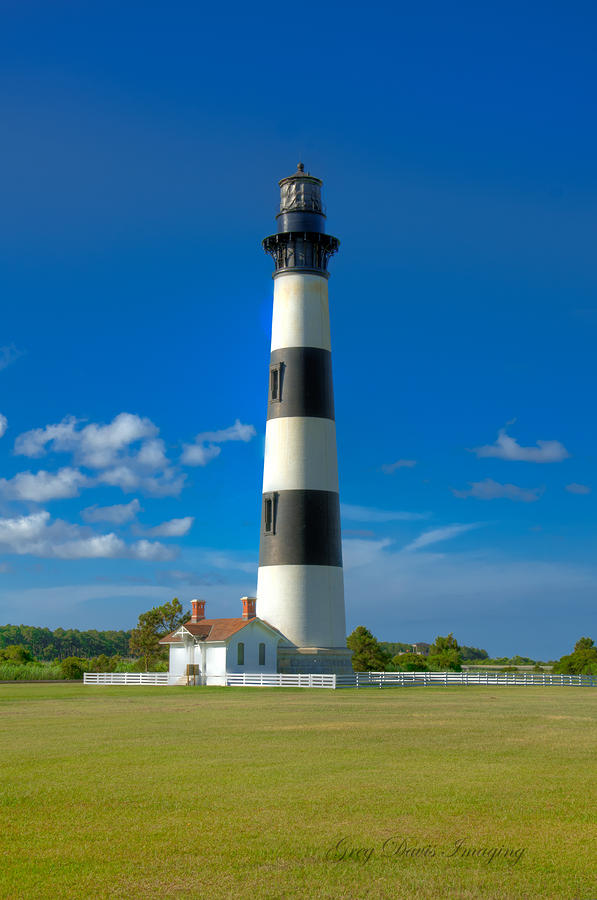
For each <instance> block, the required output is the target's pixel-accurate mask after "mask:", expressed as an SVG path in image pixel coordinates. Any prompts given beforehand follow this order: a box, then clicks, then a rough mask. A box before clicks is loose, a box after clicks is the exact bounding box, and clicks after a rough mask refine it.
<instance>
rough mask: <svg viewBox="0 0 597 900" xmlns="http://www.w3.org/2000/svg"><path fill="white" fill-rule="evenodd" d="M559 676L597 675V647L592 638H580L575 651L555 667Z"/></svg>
mask: <svg viewBox="0 0 597 900" xmlns="http://www.w3.org/2000/svg"><path fill="white" fill-rule="evenodd" d="M553 670H554V672H556V673H558V674H559V675H597V647H595V642H594V641H593V639H592V638H588V637H583V638H580V639H579V640H578V641H577V642H576V644H575V645H574V651H573V652H572V653H569V654H568V656H562V658H561V659H560V660H559V662H557V663H556V664H555V666H554V667H553Z"/></svg>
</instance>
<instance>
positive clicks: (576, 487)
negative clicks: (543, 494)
mask: <svg viewBox="0 0 597 900" xmlns="http://www.w3.org/2000/svg"><path fill="white" fill-rule="evenodd" d="M566 490H567V491H569V493H571V494H590V493H591V488H590V487H589V485H588V484H577V482H576V481H573V482H572V484H567V485H566Z"/></svg>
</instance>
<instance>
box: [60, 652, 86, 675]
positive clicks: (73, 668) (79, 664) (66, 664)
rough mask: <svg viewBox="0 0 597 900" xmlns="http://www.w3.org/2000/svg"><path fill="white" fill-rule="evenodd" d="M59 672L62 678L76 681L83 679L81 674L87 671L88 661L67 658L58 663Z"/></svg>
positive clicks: (73, 657)
mask: <svg viewBox="0 0 597 900" xmlns="http://www.w3.org/2000/svg"><path fill="white" fill-rule="evenodd" d="M60 671H61V672H62V677H63V678H67V679H69V680H75V681H77V680H79V679H80V678H82V677H83V672H88V671H89V660H87V659H81V658H80V657H78V656H68V657H67V658H66V659H63V660H62V662H61V663H60Z"/></svg>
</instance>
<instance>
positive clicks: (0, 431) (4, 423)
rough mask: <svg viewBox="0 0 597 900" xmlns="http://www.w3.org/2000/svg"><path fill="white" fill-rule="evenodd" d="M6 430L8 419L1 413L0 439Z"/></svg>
mask: <svg viewBox="0 0 597 900" xmlns="http://www.w3.org/2000/svg"><path fill="white" fill-rule="evenodd" d="M7 428H8V419H7V418H6V416H3V415H2V413H0V438H1V437H4V435H5V434H6V429H7Z"/></svg>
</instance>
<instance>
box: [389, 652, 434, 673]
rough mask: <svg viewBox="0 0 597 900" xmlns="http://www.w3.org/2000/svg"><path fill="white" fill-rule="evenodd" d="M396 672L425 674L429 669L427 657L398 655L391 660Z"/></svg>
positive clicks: (412, 654)
mask: <svg viewBox="0 0 597 900" xmlns="http://www.w3.org/2000/svg"><path fill="white" fill-rule="evenodd" d="M392 663H393V665H394V668H395V669H396V670H397V671H398V672H426V671H427V669H428V668H429V667H428V665H427V657H426V656H422V655H421V654H420V653H400V654H398V656H395V657H394V658H393V659H392Z"/></svg>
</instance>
